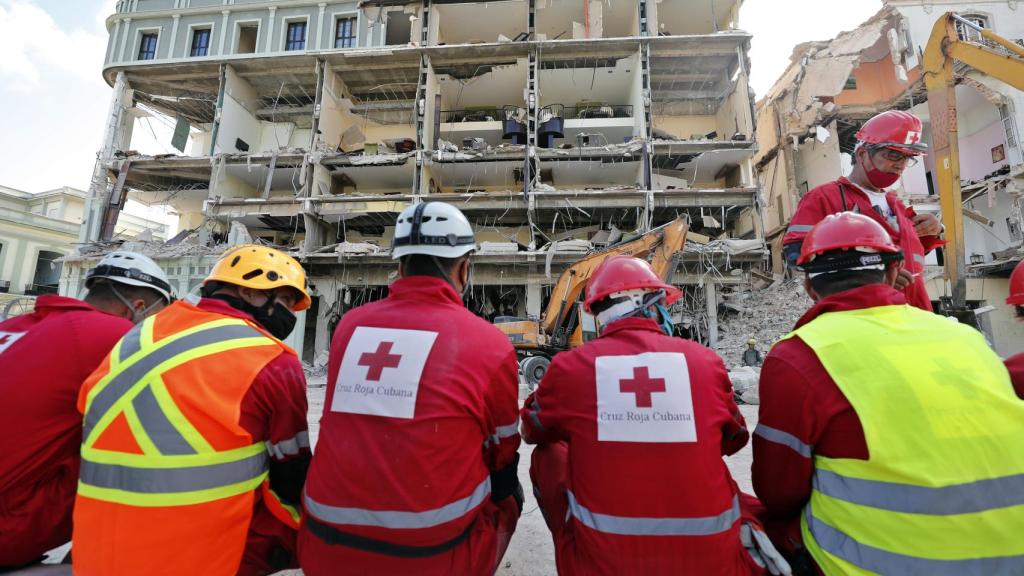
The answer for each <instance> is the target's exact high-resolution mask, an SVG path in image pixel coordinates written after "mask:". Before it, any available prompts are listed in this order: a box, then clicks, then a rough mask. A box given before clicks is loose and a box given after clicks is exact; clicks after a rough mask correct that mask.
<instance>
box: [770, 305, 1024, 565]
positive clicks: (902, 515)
mask: <svg viewBox="0 0 1024 576" xmlns="http://www.w3.org/2000/svg"><path fill="white" fill-rule="evenodd" d="M793 335H796V336H799V337H800V338H801V339H802V340H803V341H804V342H805V343H807V345H808V346H810V347H811V349H813V350H814V352H815V354H816V355H817V357H818V359H819V360H820V361H821V363H822V365H823V366H824V367H825V369H826V370H827V371H828V373H829V376H831V377H832V379H833V380H834V381H835V382H836V384H837V385H838V386H839V389H840V390H842V392H843V394H844V395H845V396H846V398H847V400H849V402H850V404H851V405H852V406H853V408H854V410H855V411H856V413H857V417H858V418H859V419H860V423H861V425H862V426H863V428H864V436H865V439H866V441H867V446H868V453H869V459H868V460H857V459H845V458H826V457H824V456H820V455H815V456H814V469H815V471H814V482H813V491H812V493H811V499H810V502H809V503H808V504H807V506H806V507H805V509H804V514H803V517H802V519H801V524H802V532H803V538H804V543H805V546H806V547H807V548H808V550H809V551H810V553H811V555H812V556H813V557H814V559H815V561H816V562H817V563H818V566H820V567H821V569H822V570H823V571H824V572H825V573H826V574H830V575H831V574H876V573H877V574H899V575H909V574H926V575H927V576H943V575H947V574H948V575H957V576H961V575H965V574H978V575H986V576H989V575H993V574H1024V402H1022V401H1021V400H1020V399H1019V398H1017V396H1016V395H1015V393H1014V391H1013V387H1012V385H1011V383H1010V378H1009V374H1008V372H1007V370H1006V368H1005V367H1004V366H1003V363H1002V362H1001V361H1000V359H999V357H998V356H996V354H995V353H993V352H992V350H990V349H989V347H988V346H987V344H986V343H985V340H984V338H983V337H982V335H981V334H980V333H978V332H977V331H975V330H973V329H971V328H969V327H967V326H963V325H958V324H954V323H952V322H951V321H950V320H948V319H946V318H943V317H941V316H937V315H935V314H932V313H929V312H925V311H923V310H919V309H917V308H914V307H912V306H882V307H876V308H868V309H863V310H853V311H846V312H831V313H827V314H823V315H822V316H820V317H818V318H816V319H815V320H814V321H812V322H810V323H808V324H807V325H805V326H803V327H801V328H800V329H798V330H796V331H795V332H794V333H793V334H791V335H790V336H793Z"/></svg>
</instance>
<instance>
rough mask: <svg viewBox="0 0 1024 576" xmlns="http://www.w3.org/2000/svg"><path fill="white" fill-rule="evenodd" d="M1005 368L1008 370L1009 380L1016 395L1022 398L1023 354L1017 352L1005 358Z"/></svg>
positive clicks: (1023, 394) (1023, 390)
mask: <svg viewBox="0 0 1024 576" xmlns="http://www.w3.org/2000/svg"><path fill="white" fill-rule="evenodd" d="M1006 368H1007V370H1009V371H1010V380H1011V381H1012V382H1013V389H1014V390H1016V391H1017V397H1018V398H1021V399H1024V354H1017V355H1016V356H1011V357H1009V358H1007V359H1006Z"/></svg>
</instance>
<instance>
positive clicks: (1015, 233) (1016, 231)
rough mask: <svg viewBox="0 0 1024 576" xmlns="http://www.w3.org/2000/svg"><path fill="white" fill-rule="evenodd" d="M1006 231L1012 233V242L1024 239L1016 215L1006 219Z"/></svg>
mask: <svg viewBox="0 0 1024 576" xmlns="http://www.w3.org/2000/svg"><path fill="white" fill-rule="evenodd" d="M1006 231H1007V232H1009V233H1010V241H1011V242H1020V241H1021V240H1024V236H1022V235H1021V230H1020V221H1019V220H1017V218H1016V217H1014V216H1011V217H1009V218H1007V219H1006Z"/></svg>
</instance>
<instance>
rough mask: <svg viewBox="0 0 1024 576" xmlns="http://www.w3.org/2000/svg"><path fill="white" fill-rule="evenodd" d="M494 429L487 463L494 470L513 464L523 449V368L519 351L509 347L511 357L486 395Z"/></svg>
mask: <svg viewBox="0 0 1024 576" xmlns="http://www.w3.org/2000/svg"><path fill="white" fill-rule="evenodd" d="M485 398H486V402H487V413H488V418H487V421H488V422H489V424H488V426H489V427H491V429H490V430H487V431H486V434H487V437H488V442H487V444H486V446H487V449H486V450H485V453H484V462H486V463H487V466H488V468H490V469H491V470H500V469H502V468H504V467H506V466H508V465H509V464H511V463H512V462H513V461H514V459H515V456H516V452H517V451H518V450H519V443H520V437H519V413H518V411H517V408H518V404H519V365H518V363H517V362H516V352H515V350H514V349H512V347H511V346H509V352H508V355H507V356H506V357H505V360H504V361H503V362H502V364H501V367H500V368H499V369H498V370H497V371H496V372H495V374H494V376H493V377H492V378H491V385H490V386H489V387H488V389H487V393H486V396H485Z"/></svg>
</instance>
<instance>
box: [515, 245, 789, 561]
mask: <svg viewBox="0 0 1024 576" xmlns="http://www.w3.org/2000/svg"><path fill="white" fill-rule="evenodd" d="M585 293H586V300H585V302H584V306H585V308H586V310H587V311H588V312H590V313H593V314H594V315H595V316H596V318H597V322H598V324H599V328H600V331H601V332H600V336H599V337H598V338H597V339H595V340H591V341H589V342H587V343H586V344H584V345H583V346H582V347H579V348H576V349H573V350H570V351H567V352H561V353H559V354H558V355H557V356H555V357H554V360H553V361H552V363H551V366H550V369H549V370H548V372H547V373H546V374H545V375H544V378H543V380H542V381H541V383H540V385H539V386H538V387H537V389H536V390H535V391H534V392H533V393H532V394H530V396H529V397H528V398H527V399H526V402H525V404H524V406H523V409H522V411H521V413H520V419H521V421H522V430H523V438H524V440H525V441H526V442H527V443H530V444H537V447H536V449H534V451H533V462H532V463H531V466H530V477H531V479H532V480H533V486H534V493H535V494H537V500H538V502H539V504H540V508H541V510H542V511H543V513H544V519H545V521H546V522H547V525H548V528H549V529H550V530H551V535H552V538H553V539H554V542H555V558H556V562H557V566H558V572H559V574H581V575H584V574H585V575H592V574H609V575H618V574H645V575H657V574H718V575H727V574H742V575H746V574H762V573H764V572H765V569H766V565H767V568H768V570H769V571H770V572H771V573H772V574H786V573H788V567H787V566H786V565H785V562H784V561H783V560H782V558H781V557H780V556H779V555H778V553H776V552H775V551H774V549H773V548H772V546H771V544H770V543H769V542H768V539H767V537H766V536H765V535H764V534H763V532H762V531H761V529H760V527H759V525H758V522H757V521H756V520H754V519H753V517H752V511H750V510H748V509H747V505H748V504H754V505H756V502H755V501H754V499H753V498H752V497H750V496H746V495H743V494H741V493H740V491H739V488H738V487H737V486H736V482H735V481H733V479H732V476H731V475H730V473H729V469H728V468H727V467H726V465H725V462H724V461H723V460H722V456H723V455H731V454H735V453H736V452H738V451H739V450H740V449H741V448H742V447H743V446H744V445H745V444H746V443H747V441H748V440H749V434H748V433H747V429H746V425H745V423H744V419H743V416H742V414H740V411H739V408H738V407H737V406H736V404H735V402H734V401H733V391H732V385H731V383H730V381H729V376H728V374H727V373H726V370H725V365H724V364H723V362H722V360H721V358H719V357H718V356H717V355H716V354H715V353H714V352H712V351H711V350H710V349H708V348H706V347H704V346H701V345H700V344H697V343H696V342H692V341H689V340H684V339H681V338H673V337H671V336H670V334H672V325H671V320H670V316H669V314H668V311H667V310H666V308H665V306H667V305H670V304H672V302H673V301H675V300H676V299H678V298H679V296H680V294H681V292H680V290H679V289H678V288H675V287H674V286H671V285H668V284H666V283H665V282H664V281H662V279H661V278H659V277H658V276H657V275H656V274H655V273H654V271H653V270H652V269H651V267H650V265H649V264H648V263H647V262H646V261H644V260H641V259H639V258H634V257H632V256H614V257H611V258H608V259H607V260H605V261H604V262H603V263H602V264H601V265H600V267H598V269H597V270H596V271H595V272H594V275H593V276H592V277H591V278H590V280H589V282H588V283H587V286H586V289H585Z"/></svg>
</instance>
